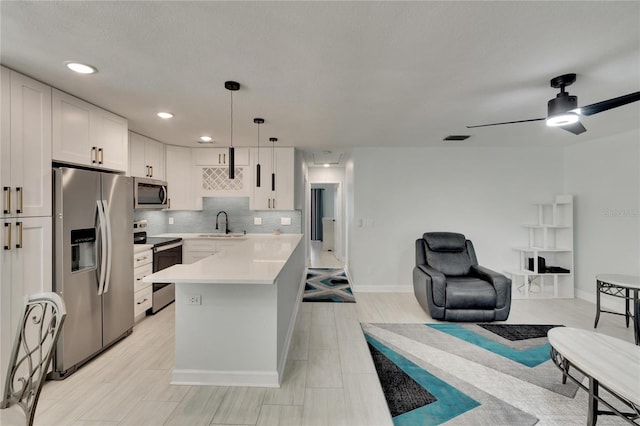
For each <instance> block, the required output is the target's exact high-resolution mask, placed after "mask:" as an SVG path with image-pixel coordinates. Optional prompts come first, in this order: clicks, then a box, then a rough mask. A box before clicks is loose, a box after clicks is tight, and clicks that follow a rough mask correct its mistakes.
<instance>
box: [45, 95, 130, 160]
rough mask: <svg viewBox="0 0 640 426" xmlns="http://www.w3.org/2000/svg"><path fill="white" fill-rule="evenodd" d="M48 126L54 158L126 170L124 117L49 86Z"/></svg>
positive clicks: (126, 149)
mask: <svg viewBox="0 0 640 426" xmlns="http://www.w3.org/2000/svg"><path fill="white" fill-rule="evenodd" d="M52 128H53V135H52V139H53V154H52V155H53V159H54V160H55V161H60V162H64V163H71V164H78V165H83V166H90V167H96V168H104V169H109V170H114V171H121V172H126V171H127V166H128V164H129V160H128V158H129V138H128V135H127V128H128V123H127V120H126V119H125V118H122V117H120V116H118V115H115V114H113V113H111V112H109V111H106V110H103V109H101V108H98V107H96V106H95V105H92V104H90V103H88V102H85V101H83V100H81V99H78V98H76V97H75V96H71V95H69V94H67V93H64V92H61V91H59V90H56V89H53V107H52Z"/></svg>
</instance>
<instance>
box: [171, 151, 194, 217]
mask: <svg viewBox="0 0 640 426" xmlns="http://www.w3.org/2000/svg"><path fill="white" fill-rule="evenodd" d="M166 153H167V170H166V176H167V186H168V187H169V189H168V191H169V203H168V204H169V210H202V198H201V197H198V196H197V195H196V191H195V185H194V181H193V172H194V167H193V165H192V163H191V149H190V148H186V147H181V146H173V145H167V147H166Z"/></svg>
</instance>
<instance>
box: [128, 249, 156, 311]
mask: <svg viewBox="0 0 640 426" xmlns="http://www.w3.org/2000/svg"><path fill="white" fill-rule="evenodd" d="M152 273H153V252H152V250H151V249H148V250H143V251H139V252H135V251H134V253H133V316H134V318H135V320H136V321H138V320H140V319H142V318H143V317H144V316H145V313H146V311H147V309H149V308H151V305H152V293H153V288H152V284H151V283H145V282H143V281H142V279H143V278H144V277H146V276H147V275H151V274H152Z"/></svg>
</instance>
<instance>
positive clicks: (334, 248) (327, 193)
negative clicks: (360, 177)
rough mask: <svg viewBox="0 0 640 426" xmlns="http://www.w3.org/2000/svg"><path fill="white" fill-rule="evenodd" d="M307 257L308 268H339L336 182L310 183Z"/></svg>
mask: <svg viewBox="0 0 640 426" xmlns="http://www.w3.org/2000/svg"><path fill="white" fill-rule="evenodd" d="M310 200H311V205H310V212H309V214H310V218H309V224H310V229H309V231H310V232H309V235H310V240H311V241H310V246H309V247H310V261H311V267H312V268H343V267H344V262H343V261H341V260H340V253H341V250H342V244H341V238H342V233H341V227H340V224H341V222H342V218H341V216H342V215H341V208H342V203H341V198H340V185H339V184H338V183H311V194H310Z"/></svg>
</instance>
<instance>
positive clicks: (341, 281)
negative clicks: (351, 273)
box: [302, 268, 356, 303]
mask: <svg viewBox="0 0 640 426" xmlns="http://www.w3.org/2000/svg"><path fill="white" fill-rule="evenodd" d="M302 301H303V302H348V303H354V302H355V301H356V299H355V298H354V297H353V293H352V291H351V285H350V284H349V278H348V277H347V273H346V272H345V270H344V269H342V268H308V269H307V278H306V282H305V288H304V298H303V299H302Z"/></svg>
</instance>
